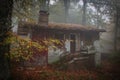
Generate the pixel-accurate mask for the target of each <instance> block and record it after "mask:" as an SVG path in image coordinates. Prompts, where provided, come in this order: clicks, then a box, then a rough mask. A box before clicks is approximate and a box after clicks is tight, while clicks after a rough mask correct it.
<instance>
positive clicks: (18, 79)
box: [12, 55, 120, 80]
mask: <svg viewBox="0 0 120 80" xmlns="http://www.w3.org/2000/svg"><path fill="white" fill-rule="evenodd" d="M117 59H118V60H117ZM114 60H116V61H114ZM112 61H114V62H112ZM119 61H120V55H119V56H118V55H117V57H114V58H112V59H111V60H104V61H102V63H101V66H98V67H94V68H86V67H85V66H84V67H82V68H79V67H80V66H77V65H76V64H73V65H74V66H72V65H68V66H70V67H71V66H72V67H71V68H70V69H68V68H69V67H66V66H65V65H63V64H61V65H58V66H56V65H57V64H52V65H48V66H44V67H26V68H23V67H14V68H12V80H120V69H119V67H120V63H119ZM58 63H59V62H58ZM77 64H79V63H77ZM61 66H62V69H61Z"/></svg>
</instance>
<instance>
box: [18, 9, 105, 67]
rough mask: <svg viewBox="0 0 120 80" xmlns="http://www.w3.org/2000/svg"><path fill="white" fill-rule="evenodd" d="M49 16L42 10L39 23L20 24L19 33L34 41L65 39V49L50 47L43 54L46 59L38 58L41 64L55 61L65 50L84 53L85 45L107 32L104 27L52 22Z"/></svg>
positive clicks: (23, 22) (69, 52)
mask: <svg viewBox="0 0 120 80" xmlns="http://www.w3.org/2000/svg"><path fill="white" fill-rule="evenodd" d="M48 16H49V14H48V13H47V12H46V11H40V18H39V20H38V23H29V22H25V21H21V22H19V25H18V32H17V34H18V35H21V36H26V37H29V38H30V39H31V40H33V41H35V40H40V39H45V38H46V39H47V38H54V39H59V40H63V41H64V46H63V47H64V49H57V50H54V49H48V53H47V54H46V55H44V56H43V57H45V58H42V59H44V60H40V59H41V58H36V59H37V61H38V60H40V62H38V63H40V65H44V64H45V62H46V63H47V62H48V63H51V62H53V61H55V60H56V59H58V58H59V56H60V55H61V54H62V53H64V52H66V53H68V54H75V53H76V52H77V53H80V54H82V50H83V49H82V47H83V46H91V45H93V44H94V41H96V40H99V33H100V32H105V30H103V29H97V28H95V27H90V26H83V25H80V24H69V23H50V22H48ZM49 48H50V47H49ZM83 52H84V50H83ZM87 53H88V52H87ZM88 54H89V53H88Z"/></svg>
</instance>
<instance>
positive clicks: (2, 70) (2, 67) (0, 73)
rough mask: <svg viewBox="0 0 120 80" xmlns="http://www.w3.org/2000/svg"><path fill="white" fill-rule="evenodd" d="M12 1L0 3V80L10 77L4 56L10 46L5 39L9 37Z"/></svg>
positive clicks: (6, 0)
mask: <svg viewBox="0 0 120 80" xmlns="http://www.w3.org/2000/svg"><path fill="white" fill-rule="evenodd" d="M12 7H13V0H1V1H0V79H1V80H7V79H8V78H9V77H10V75H9V74H10V71H9V68H10V66H9V60H8V59H7V58H6V56H5V55H6V54H9V51H10V44H7V43H6V39H7V38H8V37H9V36H10V35H9V32H10V31H11V16H12Z"/></svg>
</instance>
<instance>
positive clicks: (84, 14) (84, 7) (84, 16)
mask: <svg viewBox="0 0 120 80" xmlns="http://www.w3.org/2000/svg"><path fill="white" fill-rule="evenodd" d="M86 7H87V1H86V0H83V17H82V24H83V25H85V24H86Z"/></svg>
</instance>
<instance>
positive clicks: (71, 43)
mask: <svg viewBox="0 0 120 80" xmlns="http://www.w3.org/2000/svg"><path fill="white" fill-rule="evenodd" d="M70 40H71V41H70V52H71V53H74V52H75V49H76V42H75V41H76V37H75V34H71V35H70Z"/></svg>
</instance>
